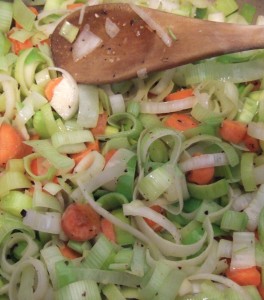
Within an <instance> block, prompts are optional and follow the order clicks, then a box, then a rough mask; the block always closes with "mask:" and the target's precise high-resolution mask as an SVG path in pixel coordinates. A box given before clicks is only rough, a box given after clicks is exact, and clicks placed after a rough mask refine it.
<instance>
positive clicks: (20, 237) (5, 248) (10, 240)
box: [1, 232, 39, 274]
mask: <svg viewBox="0 0 264 300" xmlns="http://www.w3.org/2000/svg"><path fill="white" fill-rule="evenodd" d="M20 242H26V243H27V246H26V248H25V249H24V251H23V253H22V257H21V258H20V259H19V261H18V262H16V263H12V264H11V263H10V262H9V261H8V259H7V257H8V254H9V251H10V250H11V249H12V248H13V247H15V246H16V244H17V243H20ZM38 252H39V246H38V245H37V243H36V242H35V241H34V240H33V238H32V237H31V236H29V235H28V234H26V233H22V232H15V233H11V234H10V235H8V236H7V237H6V238H5V240H4V241H3V243H2V249H1V268H2V270H3V271H5V272H7V273H9V274H11V273H12V272H14V271H15V269H16V267H17V265H18V264H19V263H20V262H22V261H24V260H25V259H28V258H29V257H34V256H35V255H37V254H38Z"/></svg>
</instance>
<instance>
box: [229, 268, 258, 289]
mask: <svg viewBox="0 0 264 300" xmlns="http://www.w3.org/2000/svg"><path fill="white" fill-rule="evenodd" d="M226 276H227V277H228V278H229V279H231V280H233V281H234V282H236V283H237V284H239V285H242V286H245V285H254V286H259V285H260V283H261V274H260V272H259V270H258V269H257V268H256V267H251V268H246V269H235V270H231V269H230V268H229V269H228V270H227V271H226Z"/></svg>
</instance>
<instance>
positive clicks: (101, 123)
mask: <svg viewBox="0 0 264 300" xmlns="http://www.w3.org/2000/svg"><path fill="white" fill-rule="evenodd" d="M107 119H108V115H107V113H106V112H104V113H102V114H100V115H99V118H98V121H97V125H96V126H95V127H94V128H92V129H91V132H92V134H93V135H94V136H98V135H100V134H104V133H105V129H106V125H107Z"/></svg>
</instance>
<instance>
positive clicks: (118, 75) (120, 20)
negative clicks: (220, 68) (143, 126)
mask: <svg viewBox="0 0 264 300" xmlns="http://www.w3.org/2000/svg"><path fill="white" fill-rule="evenodd" d="M141 9H142V10H144V11H145V12H148V14H149V15H150V17H151V18H152V19H153V20H154V21H155V22H156V23H158V24H159V25H160V26H162V27H163V29H164V30H165V31H167V30H169V29H170V30H172V32H173V33H174V34H175V36H176V37H177V40H174V41H173V43H172V46H171V47H168V46H166V45H165V44H164V42H163V41H162V40H161V39H160V38H159V37H158V35H157V34H156V33H155V32H154V31H153V30H152V29H151V28H150V27H149V26H148V25H147V24H146V23H145V22H144V21H143V20H142V19H141V18H140V17H139V16H138V15H137V14H136V13H135V12H134V11H133V10H132V9H131V7H130V6H129V5H128V4H115V3H112V4H102V5H96V6H90V7H86V9H85V14H84V18H83V21H82V23H81V24H79V17H80V11H75V12H73V13H72V14H70V15H68V16H67V17H66V18H65V19H64V20H63V21H62V22H61V23H60V24H59V25H58V26H57V28H56V29H55V31H54V33H53V34H52V36H51V48H52V55H53V59H54V62H55V65H56V66H57V67H61V68H64V69H65V70H67V71H68V72H69V73H70V74H71V75H72V76H73V77H74V78H75V80H76V81H77V82H79V83H90V84H105V83H110V82H117V81H122V80H126V79H130V78H133V77H137V72H138V71H139V70H142V69H146V70H147V72H148V73H151V72H153V71H160V70H165V69H169V68H172V67H176V66H179V65H183V64H186V63H190V62H195V61H198V60H201V59H204V58H209V57H214V56H218V55H221V54H226V53H233V52H239V51H243V50H250V49H261V48H264V26H256V25H237V24H227V23H217V22H210V21H202V20H199V19H192V18H187V17H182V16H178V15H175V14H170V13H165V12H161V11H159V10H153V9H149V8H143V7H141ZM106 18H110V19H111V20H112V21H113V22H114V23H116V24H117V25H118V27H119V28H120V31H119V33H118V34H117V36H115V37H114V38H110V37H109V36H108V35H107V33H106V30H105V21H106ZM65 20H67V21H69V22H70V23H72V24H73V25H76V26H78V27H79V28H80V31H81V30H82V28H83V26H84V25H85V24H89V25H90V29H91V31H92V32H93V33H94V34H96V35H98V36H99V37H100V38H101V39H102V40H103V44H102V45H101V46H100V47H99V48H97V49H95V50H94V51H93V52H92V53H90V54H88V55H87V56H86V57H84V58H82V59H80V60H79V61H77V62H74V61H73V58H72V52H71V49H72V44H71V43H69V42H68V41H67V40H66V39H65V38H64V37H62V36H60V34H59V31H60V28H61V26H62V24H63V23H64V22H65Z"/></svg>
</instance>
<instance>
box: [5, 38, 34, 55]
mask: <svg viewBox="0 0 264 300" xmlns="http://www.w3.org/2000/svg"><path fill="white" fill-rule="evenodd" d="M8 39H9V40H10V42H11V49H12V52H13V53H15V54H16V55H18V54H19V52H20V51H22V50H24V49H29V48H32V47H33V44H32V42H31V39H27V40H26V41H25V42H23V43H22V42H19V41H17V40H14V39H12V38H10V37H8Z"/></svg>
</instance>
